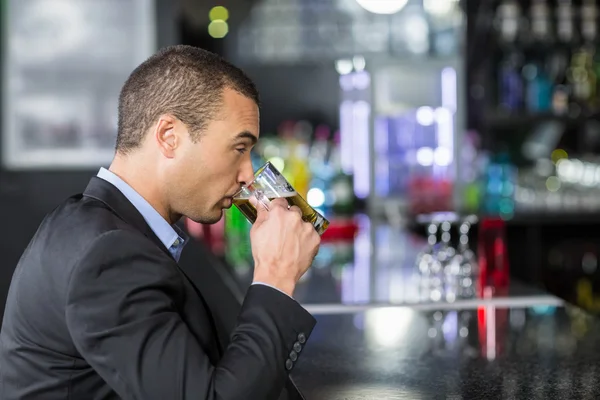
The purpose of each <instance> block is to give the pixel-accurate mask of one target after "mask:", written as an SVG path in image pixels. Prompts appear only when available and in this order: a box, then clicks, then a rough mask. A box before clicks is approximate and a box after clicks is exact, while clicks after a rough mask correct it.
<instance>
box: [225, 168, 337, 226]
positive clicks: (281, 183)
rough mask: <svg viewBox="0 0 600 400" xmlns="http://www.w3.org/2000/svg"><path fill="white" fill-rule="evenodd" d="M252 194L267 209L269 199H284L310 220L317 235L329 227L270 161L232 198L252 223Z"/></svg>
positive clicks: (307, 220) (253, 219)
mask: <svg viewBox="0 0 600 400" xmlns="http://www.w3.org/2000/svg"><path fill="white" fill-rule="evenodd" d="M252 196H254V197H255V198H256V200H258V203H259V204H260V205H261V206H262V207H265V208H266V209H267V210H268V209H269V203H270V200H273V199H276V198H284V199H286V200H287V202H288V205H289V206H290V207H291V206H297V207H298V208H300V210H301V211H302V219H303V220H304V221H305V222H310V223H311V224H312V225H313V227H314V228H315V230H316V231H317V233H318V234H319V235H322V234H323V232H325V230H327V228H328V227H329V221H328V220H327V219H326V218H325V217H323V216H322V215H321V214H320V213H319V212H317V211H316V210H315V209H314V208H312V207H311V206H310V205H309V204H308V203H307V202H306V200H304V198H303V197H302V196H300V194H298V192H296V190H295V189H294V188H293V187H292V185H290V184H289V182H288V181H287V179H285V178H284V177H283V175H281V173H280V172H279V171H278V170H277V168H275V167H274V166H273V164H271V163H270V162H267V163H266V164H265V165H263V166H262V167H260V168H259V169H258V171H256V173H255V174H254V181H252V182H251V183H250V184H248V185H246V186H243V187H242V190H240V192H239V193H238V194H237V195H236V196H235V197H234V198H233V204H235V206H236V207H237V208H238V209H239V210H240V211H241V212H242V214H244V216H245V217H246V218H247V219H248V221H250V223H252V224H253V223H254V222H255V221H256V208H254V206H253V205H252V203H251V202H250V199H251V198H252Z"/></svg>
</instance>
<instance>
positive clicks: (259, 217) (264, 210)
mask: <svg viewBox="0 0 600 400" xmlns="http://www.w3.org/2000/svg"><path fill="white" fill-rule="evenodd" d="M249 200H250V204H252V205H253V206H254V208H255V209H256V221H254V225H257V223H258V224H260V223H262V221H264V220H265V219H266V218H267V216H268V215H269V210H270V209H271V202H270V201H269V199H268V198H267V196H265V195H264V193H263V192H262V191H260V190H257V191H255V192H254V193H252V196H250V199H249Z"/></svg>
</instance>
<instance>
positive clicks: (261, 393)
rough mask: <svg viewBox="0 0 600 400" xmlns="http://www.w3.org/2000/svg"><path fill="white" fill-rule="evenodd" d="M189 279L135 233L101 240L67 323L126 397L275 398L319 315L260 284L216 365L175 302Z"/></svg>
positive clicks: (74, 278)
mask: <svg viewBox="0 0 600 400" xmlns="http://www.w3.org/2000/svg"><path fill="white" fill-rule="evenodd" d="M182 279H183V277H182V275H181V274H180V273H179V271H178V269H177V266H176V264H175V263H174V262H169V260H168V259H167V256H166V255H165V254H164V252H163V251H162V250H161V249H159V248H157V247H156V246H155V245H154V244H153V243H151V242H150V241H148V240H147V239H146V238H145V237H143V236H141V235H139V234H137V233H134V232H126V231H112V232H108V233H105V234H104V235H103V236H101V237H100V238H98V239H97V240H96V241H95V243H94V244H93V245H92V246H91V247H90V249H89V250H88V251H86V252H85V254H83V255H82V258H81V261H80V263H79V264H78V265H77V266H76V267H75V269H74V270H73V272H72V274H71V277H70V281H69V286H68V293H67V304H66V318H67V324H68V328H69V332H70V334H71V337H72V339H73V341H74V343H75V346H76V348H77V350H78V351H79V352H80V353H81V355H82V357H83V358H84V359H85V360H86V361H87V362H88V363H89V364H90V365H91V367H92V368H94V370H95V371H96V372H97V373H98V374H99V375H100V376H101V377H102V378H103V379H104V380H105V381H106V382H107V384H108V385H109V386H111V387H112V388H113V390H115V391H116V392H117V394H118V395H119V396H120V397H122V398H126V399H143V400H152V399H157V400H159V399H160V400H163V399H223V400H226V399H257V400H258V399H277V398H278V396H279V394H280V392H281V390H282V388H283V386H284V384H285V380H286V379H287V375H288V373H289V369H291V368H292V367H293V362H292V361H296V358H297V353H298V352H300V351H301V347H302V346H303V344H304V342H305V340H306V339H307V338H308V337H309V335H310V333H311V331H312V329H313V327H314V325H315V320H314V318H313V317H312V316H311V315H310V314H309V313H308V312H307V311H306V310H304V309H303V308H302V307H301V306H300V305H299V304H298V303H296V302H295V301H294V300H292V299H291V298H289V297H288V296H286V295H284V294H282V293H280V292H278V291H276V290H273V289H271V288H268V287H265V286H252V287H251V288H250V289H249V290H248V292H247V294H246V298H245V299H244V303H243V305H242V309H241V312H240V314H239V316H238V322H237V326H236V328H235V330H234V332H233V335H232V340H231V343H230V344H229V346H228V347H227V349H226V350H225V353H224V355H223V357H222V358H221V360H220V362H219V363H218V365H212V364H211V362H210V360H209V358H208V356H207V355H206V353H205V351H204V350H203V348H202V346H201V345H200V343H199V342H198V341H197V339H196V338H195V336H194V335H193V334H192V333H191V332H190V331H189V329H188V327H187V326H186V324H185V322H184V321H183V320H182V319H181V317H180V314H179V310H178V309H177V307H178V305H179V304H181V302H182V301H183V298H182V297H181V296H183V295H184V290H183V289H184V288H183V282H182ZM202 322H203V323H205V324H206V329H207V330H210V329H211V327H210V322H209V321H208V320H207V321H202ZM293 352H295V353H296V354H291V353H293Z"/></svg>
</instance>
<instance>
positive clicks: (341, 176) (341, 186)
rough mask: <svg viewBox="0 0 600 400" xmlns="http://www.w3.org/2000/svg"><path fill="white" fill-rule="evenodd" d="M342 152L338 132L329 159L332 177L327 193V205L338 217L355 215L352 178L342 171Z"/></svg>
mask: <svg viewBox="0 0 600 400" xmlns="http://www.w3.org/2000/svg"><path fill="white" fill-rule="evenodd" d="M340 152H341V148H340V132H339V131H336V132H335V134H334V135H333V146H331V152H330V154H329V159H328V164H329V168H330V169H331V171H332V176H331V181H330V182H331V183H330V186H329V190H328V191H327V193H326V204H327V205H328V206H330V207H331V209H332V211H333V213H334V214H336V215H352V214H353V213H354V189H353V184H352V176H350V175H348V174H346V173H344V171H343V170H342V162H341V153H340Z"/></svg>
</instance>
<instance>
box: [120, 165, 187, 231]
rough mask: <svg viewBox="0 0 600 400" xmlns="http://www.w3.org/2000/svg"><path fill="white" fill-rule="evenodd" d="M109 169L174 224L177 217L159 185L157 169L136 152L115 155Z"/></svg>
mask: <svg viewBox="0 0 600 400" xmlns="http://www.w3.org/2000/svg"><path fill="white" fill-rule="evenodd" d="M109 171H110V172H112V173H113V174H115V175H117V176H118V177H119V178H121V179H122V180H123V181H125V182H126V183H127V184H128V185H129V186H131V187H132V188H133V190H135V191H136V192H138V193H139V194H140V196H142V197H143V198H144V199H145V200H146V201H147V202H148V203H149V204H150V205H151V206H152V207H153V208H154V209H155V210H156V211H157V212H158V213H159V214H160V215H161V216H162V217H163V218H164V219H165V220H166V221H167V222H169V223H170V224H174V223H175V222H177V220H178V219H179V217H177V216H176V215H175V214H174V213H173V211H172V210H171V208H170V207H169V205H168V202H167V201H166V199H165V196H164V194H163V193H162V191H161V189H160V187H159V185H158V179H157V178H158V177H157V176H156V169H153V168H152V167H150V166H149V165H148V163H147V162H144V160H143V159H142V157H140V156H138V155H136V154H130V155H126V156H125V155H122V154H118V153H117V155H116V156H115V158H114V160H113V162H112V163H111V165H110V167H109Z"/></svg>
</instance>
